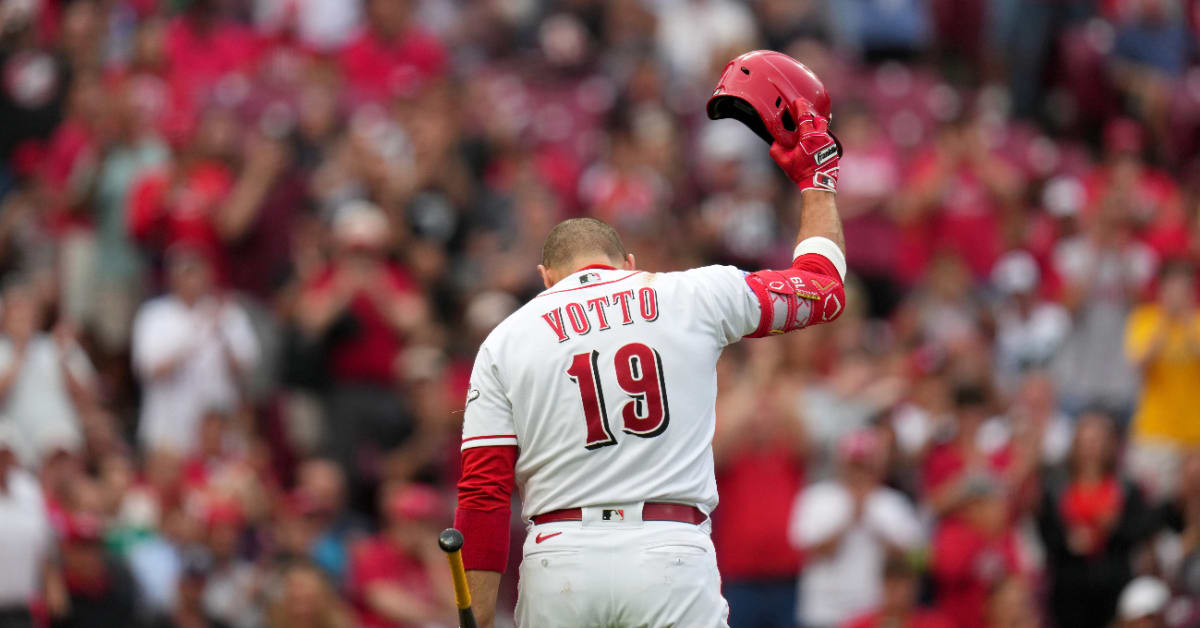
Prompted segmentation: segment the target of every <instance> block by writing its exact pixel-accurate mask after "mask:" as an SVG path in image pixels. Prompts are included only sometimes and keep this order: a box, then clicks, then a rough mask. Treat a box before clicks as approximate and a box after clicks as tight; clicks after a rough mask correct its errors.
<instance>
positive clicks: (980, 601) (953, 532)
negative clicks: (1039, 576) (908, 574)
mask: <svg viewBox="0 0 1200 628" xmlns="http://www.w3.org/2000/svg"><path fill="white" fill-rule="evenodd" d="M963 486H964V488H963V497H962V499H963V500H964V501H963V504H962V505H961V506H960V507H959V512H958V513H956V514H957V516H954V517H946V518H944V519H943V520H942V522H941V523H940V524H939V525H938V528H937V531H936V532H935V533H934V537H933V556H932V571H933V578H934V582H935V584H936V586H937V600H938V608H939V609H940V610H941V611H942V612H943V613H945V614H946V616H947V617H949V618H950V619H951V620H953V622H954V625H956V626H962V627H963V628H970V627H974V626H983V625H984V620H985V617H986V614H987V610H988V608H987V607H988V596H989V595H990V593H991V591H992V590H993V589H994V588H995V587H996V586H997V585H998V584H1000V583H1002V582H1004V581H1005V579H1007V578H1009V577H1010V576H1013V575H1019V574H1020V573H1021V570H1022V564H1021V559H1020V555H1019V550H1018V546H1017V537H1016V534H1015V532H1014V530H1013V529H1012V526H1011V524H1010V523H1009V513H1008V505H1007V502H1006V500H1005V496H1004V493H1003V492H1002V490H1001V486H1000V484H999V483H998V482H996V481H995V480H994V479H992V478H991V477H989V476H988V475H985V474H974V475H972V476H970V477H969V478H968V479H967V480H966V481H964V482H963Z"/></svg>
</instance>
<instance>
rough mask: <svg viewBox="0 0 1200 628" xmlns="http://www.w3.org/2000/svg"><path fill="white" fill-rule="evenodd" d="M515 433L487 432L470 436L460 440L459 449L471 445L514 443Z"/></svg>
mask: <svg viewBox="0 0 1200 628" xmlns="http://www.w3.org/2000/svg"><path fill="white" fill-rule="evenodd" d="M516 444H517V435H516V434H488V435H485V436H472V437H470V438H464V439H463V440H462V447H461V448H460V449H470V448H472V447H491V446H493V445H516Z"/></svg>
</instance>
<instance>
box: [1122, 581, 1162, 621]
mask: <svg viewBox="0 0 1200 628" xmlns="http://www.w3.org/2000/svg"><path fill="white" fill-rule="evenodd" d="M1170 600H1171V591H1170V590H1169V589H1167V585H1165V584H1163V582H1162V580H1159V579H1158V578H1155V577H1153V576H1139V577H1137V578H1134V579H1133V581H1131V582H1130V583H1129V584H1127V585H1125V590H1124V591H1121V598H1120V600H1119V601H1118V602H1117V613H1118V614H1119V615H1120V616H1121V619H1123V620H1126V621H1129V620H1134V619H1140V618H1142V617H1147V616H1149V615H1155V614H1158V613H1161V612H1163V611H1164V610H1165V609H1166V608H1167V602H1169V601H1170Z"/></svg>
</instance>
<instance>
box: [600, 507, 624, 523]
mask: <svg viewBox="0 0 1200 628" xmlns="http://www.w3.org/2000/svg"><path fill="white" fill-rule="evenodd" d="M600 518H601V519H603V520H605V521H624V520H625V510H624V509H621V508H618V509H616V510H610V509H607V508H606V509H604V510H602V511H600Z"/></svg>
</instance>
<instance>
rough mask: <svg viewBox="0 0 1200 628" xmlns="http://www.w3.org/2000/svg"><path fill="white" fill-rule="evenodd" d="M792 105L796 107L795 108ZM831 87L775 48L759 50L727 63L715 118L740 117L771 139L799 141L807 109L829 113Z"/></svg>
mask: <svg viewBox="0 0 1200 628" xmlns="http://www.w3.org/2000/svg"><path fill="white" fill-rule="evenodd" d="M793 109H796V110H795V111H793ZM829 109H830V102H829V93H828V92H826V91H825V85H824V84H823V83H821V79H819V78H817V75H816V74H814V73H813V71H812V70H810V69H808V67H807V66H805V65H804V64H803V63H800V62H799V61H797V60H795V59H793V58H791V57H789V56H787V55H785V54H783V53H781V52H775V51H773V50H755V51H753V52H747V53H746V54H744V55H742V56H740V57H737V58H736V59H734V60H733V61H730V62H729V64H728V65H726V66H725V71H724V72H723V73H722V74H721V80H720V81H718V82H717V88H716V89H715V90H713V95H712V98H709V99H708V107H707V110H708V117H709V119H711V120H719V119H721V118H736V119H738V120H741V121H742V123H744V124H745V125H746V126H748V127H750V129H751V130H753V131H754V132H755V133H757V134H758V136H759V137H761V138H763V139H764V140H766V142H767V143H768V144H770V143H772V142H775V141H778V142H779V143H780V144H782V145H784V146H789V147H790V146H795V145H796V142H797V141H799V138H798V137H797V134H796V120H797V118H799V117H800V116H801V115H803V114H805V113H808V112H809V111H811V112H813V113H816V114H817V115H819V116H821V117H823V118H825V119H826V120H828V119H829V113H830V111H829Z"/></svg>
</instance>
